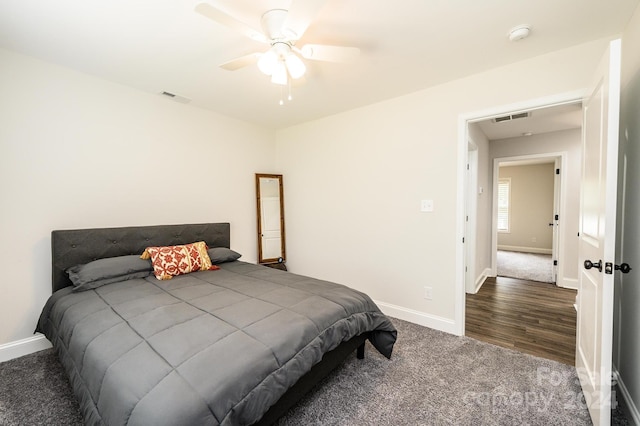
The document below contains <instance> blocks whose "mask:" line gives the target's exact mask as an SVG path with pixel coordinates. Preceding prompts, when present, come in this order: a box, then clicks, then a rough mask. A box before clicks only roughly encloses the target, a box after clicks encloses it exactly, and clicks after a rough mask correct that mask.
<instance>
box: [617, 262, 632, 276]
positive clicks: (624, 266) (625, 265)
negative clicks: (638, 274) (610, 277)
mask: <svg viewBox="0 0 640 426" xmlns="http://www.w3.org/2000/svg"><path fill="white" fill-rule="evenodd" d="M615 268H616V270H619V271H620V272H622V273H623V274H628V273H629V272H631V269H632V268H631V266H629V264H628V263H623V264H621V265H616V266H615Z"/></svg>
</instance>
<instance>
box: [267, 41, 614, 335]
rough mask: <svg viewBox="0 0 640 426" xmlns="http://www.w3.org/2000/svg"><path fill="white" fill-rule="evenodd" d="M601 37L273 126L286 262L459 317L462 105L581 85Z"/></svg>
mask: <svg viewBox="0 0 640 426" xmlns="http://www.w3.org/2000/svg"><path fill="white" fill-rule="evenodd" d="M606 43H607V41H606V40H600V41H596V42H592V43H588V44H584V45H580V46H576V47H573V48H570V49H565V50H562V51H558V52H554V53H552V54H549V55H544V56H540V57H537V58H533V59H530V60H527V61H523V62H520V63H517V64H512V65H509V66H505V67H501V68H497V69H494V70H491V71H488V72H485V73H481V74H476V75H473V76H471V77H468V78H464V79H460V80H456V81H452V82H450V83H446V84H442V85H439V86H436V87H432V88H429V89H425V90H423V91H420V92H416V93H413V94H410V95H407V96H403V97H399V98H396V99H391V100H388V101H385V102H381V103H377V104H373V105H369V106H366V107H363V108H359V109H356V110H352V111H348V112H345V113H342V114H337V115H335V116H331V117H327V118H324V119H320V120H316V121H312V122H308V123H305V124H301V125H298V126H293V127H290V128H288V129H284V130H281V131H279V132H278V133H277V144H278V165H279V169H280V170H281V171H282V173H283V174H284V175H285V177H286V188H285V193H286V194H285V202H286V206H285V208H286V214H287V254H288V265H289V267H290V269H291V270H292V271H294V272H300V273H304V274H307V275H311V276H316V277H321V278H325V279H329V280H333V281H337V282H341V283H346V284H349V285H352V286H354V287H356V288H358V289H360V290H363V291H365V292H367V293H368V294H369V295H370V296H372V298H374V299H375V300H377V301H379V302H381V305H382V306H383V309H386V310H387V312H391V311H393V312H394V314H395V315H396V316H404V317H405V318H411V319H413V320H419V321H420V322H421V323H423V324H426V325H430V326H433V327H436V328H441V329H446V330H454V329H456V327H459V326H460V324H455V321H456V315H455V313H456V304H457V303H458V304H459V303H460V302H461V300H456V298H457V297H458V296H460V297H462V296H463V295H462V294H460V293H457V292H458V289H460V288H461V287H462V284H461V283H462V271H458V270H457V268H458V267H459V266H460V265H459V264H458V259H459V258H458V257H457V256H458V254H459V253H460V252H461V250H462V248H461V247H462V246H461V244H462V243H461V241H458V236H459V235H460V233H459V229H460V227H459V226H460V224H461V223H462V222H459V219H460V218H458V215H459V212H460V211H461V210H460V209H458V207H459V206H458V205H457V193H458V182H457V179H458V170H459V167H462V166H461V161H460V157H459V155H461V154H462V153H461V149H459V148H460V147H459V140H460V139H459V134H458V129H459V119H460V117H461V116H464V115H467V114H471V113H473V112H475V111H481V110H486V109H489V108H494V107H496V106H509V105H513V104H516V103H519V102H524V101H527V100H531V99H538V98H542V97H548V96H552V95H557V94H560V93H566V92H571V91H577V90H582V89H583V88H585V87H586V86H587V84H588V82H589V79H590V77H591V74H592V71H593V70H594V69H595V67H596V64H597V63H598V61H599V59H600V57H601V55H602V53H603V51H604V48H605V46H606ZM464 144H465V146H464V149H465V150H466V140H465V141H464ZM462 155H464V154H462ZM422 199H432V200H434V206H435V211H434V212H432V213H423V212H420V200H422ZM460 240H461V238H460ZM424 286H431V287H433V300H426V299H424V297H423V295H424V288H423V287H424ZM416 322H418V321H416Z"/></svg>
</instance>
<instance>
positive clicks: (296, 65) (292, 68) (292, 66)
mask: <svg viewBox="0 0 640 426" xmlns="http://www.w3.org/2000/svg"><path fill="white" fill-rule="evenodd" d="M285 64H286V65H287V70H288V71H289V75H290V76H291V78H293V79H298V78H300V77H302V76H303V75H304V73H305V72H306V71H307V67H306V66H305V65H304V62H302V60H301V59H300V58H298V57H297V56H296V55H295V54H294V53H290V54H288V55H287V56H286V58H285Z"/></svg>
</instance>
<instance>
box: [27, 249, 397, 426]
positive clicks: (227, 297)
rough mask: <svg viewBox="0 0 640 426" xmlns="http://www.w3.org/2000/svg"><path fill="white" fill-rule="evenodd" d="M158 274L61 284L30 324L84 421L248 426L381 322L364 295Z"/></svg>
mask: <svg viewBox="0 0 640 426" xmlns="http://www.w3.org/2000/svg"><path fill="white" fill-rule="evenodd" d="M219 266H220V268H221V269H219V270H216V271H199V272H194V273H190V274H187V275H180V276H176V277H174V278H173V279H171V280H167V281H159V280H157V279H156V278H155V277H154V276H153V275H151V276H149V277H146V278H137V279H129V280H126V281H121V282H114V283H110V284H108V285H104V286H101V287H98V288H95V289H91V290H87V291H73V287H66V288H64V289H62V290H58V291H56V292H55V293H54V294H53V295H52V296H51V297H50V299H49V300H48V301H47V303H46V305H45V307H44V309H43V311H42V314H41V316H40V320H39V322H38V331H41V332H43V333H44V334H45V335H46V337H47V338H48V339H49V340H50V341H51V342H52V343H53V345H54V347H55V349H56V351H57V352H58V354H59V356H60V359H61V361H62V364H63V365H64V367H65V369H66V370H67V373H68V375H69V377H70V381H71V384H72V387H73V389H74V392H75V394H76V396H77V397H78V400H79V402H80V406H81V410H82V412H83V415H84V417H85V421H86V423H87V424H96V425H124V424H127V425H149V424H154V425H180V424H184V425H203V424H207V425H217V424H220V425H248V424H252V423H254V422H256V421H258V420H260V418H261V417H262V416H263V414H264V413H265V412H266V411H267V410H268V409H269V407H270V406H271V405H273V404H274V403H275V402H276V401H277V400H278V399H279V398H280V397H281V396H282V395H283V394H284V393H285V392H286V391H287V390H288V389H289V388H290V387H291V386H292V385H293V384H295V383H296V381H297V380H298V379H300V378H301V377H302V376H303V375H304V374H305V373H306V372H308V371H309V370H310V369H311V367H312V366H313V365H315V364H317V363H318V362H319V361H320V360H321V359H322V356H323V355H324V354H325V353H326V352H328V351H331V350H332V349H334V348H336V347H337V346H338V345H339V344H340V343H341V342H344V341H347V340H349V339H351V338H353V337H355V336H359V335H362V334H363V333H369V334H368V336H369V340H370V342H371V343H372V345H373V346H374V347H375V348H376V349H377V350H378V351H379V352H380V353H382V354H383V355H384V356H386V357H390V356H391V353H392V350H393V345H394V342H395V339H396V330H395V328H394V327H393V324H392V323H391V321H390V320H389V318H387V317H386V316H385V315H384V314H382V313H381V312H380V310H379V309H378V307H377V306H376V305H375V303H374V302H373V301H372V300H371V299H370V298H369V297H368V296H367V295H366V294H364V293H361V292H359V291H356V290H353V289H351V288H348V287H345V286H342V285H339V284H335V283H331V282H327V281H322V280H318V279H313V278H309V277H305V276H301V275H297V274H292V273H289V272H283V271H279V270H276V269H272V268H266V267H263V266H260V265H254V264H250V263H245V262H242V261H233V262H229V263H223V264H220V265H219Z"/></svg>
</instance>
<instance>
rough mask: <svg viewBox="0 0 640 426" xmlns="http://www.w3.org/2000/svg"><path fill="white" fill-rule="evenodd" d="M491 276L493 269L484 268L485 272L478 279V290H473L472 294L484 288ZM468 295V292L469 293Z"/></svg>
mask: <svg viewBox="0 0 640 426" xmlns="http://www.w3.org/2000/svg"><path fill="white" fill-rule="evenodd" d="M490 276H491V268H484V271H482V273H481V274H480V276H479V277H478V278H477V279H476V288H475V289H474V290H473V292H472V293H471V294H476V293H477V292H479V291H480V288H482V284H484V282H485V281H486V280H487V278H489V277H490ZM467 293H468V292H467Z"/></svg>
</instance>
